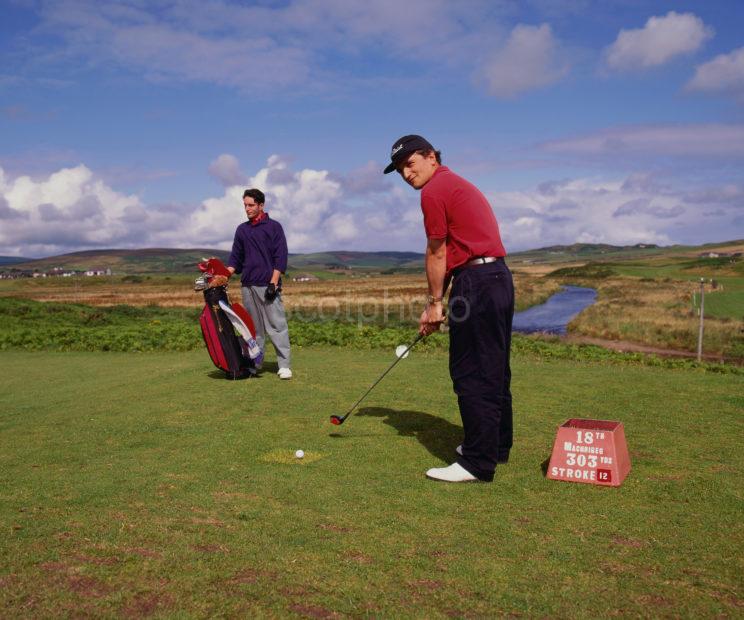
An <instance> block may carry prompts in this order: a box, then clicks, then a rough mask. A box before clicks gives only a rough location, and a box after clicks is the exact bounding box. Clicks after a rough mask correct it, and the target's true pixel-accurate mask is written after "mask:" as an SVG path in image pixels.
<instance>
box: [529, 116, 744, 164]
mask: <svg viewBox="0 0 744 620" xmlns="http://www.w3.org/2000/svg"><path fill="white" fill-rule="evenodd" d="M541 148H542V150H544V151H546V152H549V153H572V154H576V155H589V156H592V155H617V156H623V157H625V156H627V155H631V154H649V155H673V156H677V157H699V156H706V157H709V156H713V157H742V156H744V125H725V124H722V123H710V124H705V125H647V126H635V127H618V128H612V129H604V130H601V131H597V132H595V133H591V134H587V135H585V136H576V137H573V138H565V139H562V140H554V141H552V142H546V143H544V144H543V145H541Z"/></svg>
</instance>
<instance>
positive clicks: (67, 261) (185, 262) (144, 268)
mask: <svg viewBox="0 0 744 620" xmlns="http://www.w3.org/2000/svg"><path fill="white" fill-rule="evenodd" d="M203 256H217V257H219V258H221V259H222V260H227V258H228V256H230V253H229V252H225V251H222V250H210V249H189V250H180V249H176V248H147V249H143V250H85V251H83V252H72V253H71V254H61V255H59V256H49V257H47V258H40V259H37V260H31V261H27V262H24V263H18V264H15V265H13V268H15V269H33V270H37V271H49V270H51V269H54V268H56V267H60V268H62V269H65V270H75V271H86V270H88V269H104V270H105V269H111V272H112V273H114V274H140V273H189V272H195V271H197V269H196V264H197V263H198V262H199V261H200V260H201V258H202V257H203Z"/></svg>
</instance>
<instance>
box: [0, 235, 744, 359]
mask: <svg viewBox="0 0 744 620" xmlns="http://www.w3.org/2000/svg"><path fill="white" fill-rule="evenodd" d="M725 249H726V251H728V252H738V251H741V250H744V244H741V243H732V244H729V245H728V246H727V247H726V248H725ZM700 250H701V248H682V249H679V248H678V249H676V250H675V251H671V250H669V249H663V248H640V249H635V248H629V249H628V248H626V249H623V248H620V249H617V248H615V249H614V250H613V249H612V248H611V247H610V249H609V250H607V251H606V252H604V251H603V250H602V248H599V247H596V246H580V247H576V248H573V249H571V250H570V251H561V252H556V253H555V255H556V256H557V257H558V258H556V262H554V263H551V264H548V263H544V262H534V260H533V259H534V256H533V257H532V258H526V254H521V255H515V256H514V257H511V258H510V264H511V266H512V268H513V272H514V275H515V289H516V302H517V311H519V310H524V309H526V308H528V307H530V306H533V305H535V304H538V303H542V302H543V301H545V300H546V299H547V298H548V297H549V296H550V295H552V294H553V293H554V292H556V291H557V290H559V288H560V286H561V285H563V284H578V285H581V286H589V287H593V288H596V289H597V290H598V303H597V304H596V305H595V306H593V307H592V308H590V309H588V310H586V311H585V312H583V313H582V314H580V315H579V316H578V317H576V318H575V319H574V321H573V322H572V323H571V324H570V325H569V331H570V332H571V333H572V334H573V335H577V336H586V337H590V338H599V339H603V340H613V341H621V342H627V343H631V344H640V345H644V346H650V347H656V348H660V349H675V350H680V351H688V352H694V351H695V350H696V348H697V334H698V318H697V310H696V308H695V298H694V295H696V293H697V292H698V291H699V280H700V278H701V277H702V278H705V280H706V303H705V308H706V317H707V319H708V320H707V321H706V327H705V335H704V342H703V350H704V352H705V353H709V354H716V355H723V356H726V357H727V358H730V359H742V358H744V310H742V308H744V262H741V261H739V260H738V259H733V258H730V257H719V258H701V257H700V256H699V253H700ZM721 251H723V250H721ZM675 252H676V253H675ZM639 254H640V255H643V256H644V258H643V259H642V260H639V258H638V256H639ZM540 255H541V256H542V257H543V258H545V257H546V256H550V255H551V254H550V253H549V252H542V254H540ZM582 255H585V256H587V257H588V259H587V261H584V262H582V261H577V260H576V257H577V256H582ZM318 256H321V255H318ZM603 256H607V257H608V258H607V259H606V260H602V261H599V260H596V259H597V257H600V258H601V257H603ZM619 256H620V257H622V260H618V257H619ZM322 258H323V260H328V261H330V260H337V261H338V260H341V259H344V258H347V257H345V255H344V254H343V253H329V254H328V255H327V256H326V255H322ZM610 258H612V260H610ZM318 273H320V274H321V275H322V276H323V277H324V278H325V279H323V280H320V281H317V282H293V281H292V280H291V278H286V279H285V283H284V302H285V305H286V307H287V309H288V311H289V313H290V316H292V317H295V318H298V319H303V320H313V321H328V320H337V321H345V322H353V323H360V324H375V325H398V326H402V325H406V326H411V325H414V324H415V323H416V321H417V320H418V317H419V315H420V312H421V309H422V307H423V305H424V301H425V296H426V285H425V277H424V274H423V272H422V271H421V270H418V271H415V270H414V271H412V272H410V273H397V274H388V275H382V274H379V273H378V274H370V273H358V272H357V273H355V272H353V271H351V272H349V271H345V270H339V269H337V270H325V271H318ZM196 275H197V272H196V270H194V271H193V272H192V273H191V274H187V275H184V274H178V275H174V274H170V275H169V274H139V275H136V274H135V275H128V276H113V277H90V278H84V277H76V278H46V279H42V278H38V279H23V280H0V297H3V296H12V297H18V298H23V299H34V300H40V301H47V302H59V303H83V304H90V305H94V306H115V305H121V304H125V305H131V306H138V307H141V306H147V305H158V306H163V307H170V308H198V307H200V306H201V304H202V296H201V294H198V293H194V291H193V286H192V285H193V279H194V277H196ZM711 280H715V281H716V285H717V287H716V288H715V289H714V288H713V286H712V283H711ZM231 295H232V298H233V300H235V301H237V300H238V298H239V289H238V286H237V282H235V283H234V284H233V285H232V287H231Z"/></svg>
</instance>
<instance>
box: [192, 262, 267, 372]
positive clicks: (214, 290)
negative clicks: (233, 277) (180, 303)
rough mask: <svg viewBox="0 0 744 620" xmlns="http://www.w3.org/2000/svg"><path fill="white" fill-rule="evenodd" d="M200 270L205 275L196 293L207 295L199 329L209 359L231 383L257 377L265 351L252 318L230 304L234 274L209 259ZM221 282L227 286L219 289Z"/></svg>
mask: <svg viewBox="0 0 744 620" xmlns="http://www.w3.org/2000/svg"><path fill="white" fill-rule="evenodd" d="M199 269H200V270H201V271H203V272H204V275H202V276H200V277H199V278H197V279H196V282H195V283H194V290H195V291H202V292H203V294H204V309H203V310H202V312H201V314H200V315H199V325H200V327H201V331H202V336H203V337H204V343H205V344H206V345H207V351H208V352H209V357H210V358H211V360H212V362H213V363H214V365H215V366H216V367H217V368H219V369H220V370H222V371H223V372H224V373H225V374H226V375H227V377H228V378H229V379H242V378H245V377H249V376H251V375H255V374H256V370H257V368H258V367H260V366H261V363H262V362H263V351H261V348H260V347H259V346H258V343H257V342H256V328H255V326H254V324H253V319H252V318H251V315H250V314H249V313H248V311H247V310H246V309H245V308H244V307H243V306H242V305H240V304H237V303H236V304H230V300H229V298H228V296H227V277H229V275H230V272H229V271H228V270H227V268H226V267H225V266H224V264H223V263H222V262H221V261H220V260H219V259H217V258H210V259H209V260H206V259H205V260H204V261H203V262H201V263H199ZM217 278H219V279H217ZM217 282H224V284H218V285H217V286H215V284H216V283H217Z"/></svg>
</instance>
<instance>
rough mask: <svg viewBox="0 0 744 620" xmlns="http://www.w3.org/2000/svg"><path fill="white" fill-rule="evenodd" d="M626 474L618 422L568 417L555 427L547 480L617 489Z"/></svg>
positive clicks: (624, 448) (622, 432)
mask: <svg viewBox="0 0 744 620" xmlns="http://www.w3.org/2000/svg"><path fill="white" fill-rule="evenodd" d="M629 471H630V456H629V455H628V446H627V445H626V443H625V429H624V428H623V423H622V422H612V421H610V420H582V419H579V418H571V419H570V420H567V421H566V422H564V423H563V424H561V425H560V426H559V427H558V433H557V434H556V437H555V443H554V444H553V452H552V453H551V455H550V464H549V465H548V478H550V479H551V480H567V481H569V482H584V483H588V484H599V485H602V486H611V487H619V486H620V485H621V484H622V482H623V480H625V476H627V475H628V472H629Z"/></svg>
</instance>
